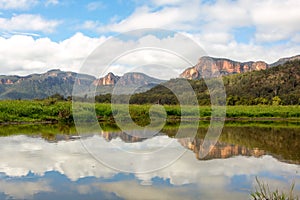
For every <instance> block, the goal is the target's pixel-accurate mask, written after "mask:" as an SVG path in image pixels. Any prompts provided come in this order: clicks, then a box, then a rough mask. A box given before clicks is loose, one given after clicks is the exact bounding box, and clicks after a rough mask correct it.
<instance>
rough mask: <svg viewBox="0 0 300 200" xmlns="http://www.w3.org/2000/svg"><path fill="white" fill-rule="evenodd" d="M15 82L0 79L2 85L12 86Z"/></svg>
mask: <svg viewBox="0 0 300 200" xmlns="http://www.w3.org/2000/svg"><path fill="white" fill-rule="evenodd" d="M12 84H14V82H13V81H12V80H10V79H0V85H12Z"/></svg>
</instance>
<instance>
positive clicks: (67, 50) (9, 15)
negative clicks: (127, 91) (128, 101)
mask: <svg viewBox="0 0 300 200" xmlns="http://www.w3.org/2000/svg"><path fill="white" fill-rule="evenodd" d="M299 22H300V1H299V0H286V1H282V0H190V1H186V0H148V1H144V0H140V1H138V0H126V1H125V0H116V1H108V0H106V1H105V0H102V1H95V0H83V1H75V0H0V74H5V75H8V74H17V75H27V74H30V73H43V72H46V71H47V70H50V69H57V68H59V69H61V70H65V71H75V72H84V71H82V70H81V69H82V66H83V65H84V63H85V61H86V59H88V58H89V55H90V54H91V53H92V52H94V50H95V49H101V45H103V44H105V43H113V44H114V45H111V46H110V49H109V52H116V50H117V49H118V48H119V46H117V44H120V41H117V42H116V41H115V40H112V38H115V37H118V36H119V35H120V34H123V33H126V32H128V31H135V30H136V29H143V28H157V29H163V30H170V31H172V32H174V33H176V34H173V35H168V36H163V35H162V36H157V35H154V36H153V37H154V38H153V37H149V35H147V36H143V35H141V36H140V37H139V38H135V39H134V40H130V39H128V38H127V39H124V40H122V39H121V38H118V39H121V40H122V44H121V45H122V46H123V47H129V46H130V47H131V48H132V49H135V48H136V47H141V46H142V47H144V46H145V45H148V46H149V45H151V42H154V43H155V42H156V43H161V42H162V41H164V43H163V44H164V45H165V46H164V47H165V48H166V49H173V48H174V44H176V45H177V47H181V49H182V50H181V51H185V45H184V44H182V43H181V42H182V41H178V40H177V39H176V37H177V36H178V35H181V36H184V37H187V38H189V39H190V40H191V41H193V42H195V43H196V44H197V45H199V47H201V49H202V50H203V51H202V52H193V54H194V55H195V57H197V58H200V57H201V56H203V55H204V54H205V55H209V56H213V57H225V58H229V59H233V60H237V61H249V60H252V61H257V60H264V61H266V62H268V63H273V62H275V61H277V60H278V59H279V58H281V57H289V56H293V55H298V54H300V26H299ZM154 39H155V40H154ZM141 44H143V45H144V46H143V45H141ZM154 46H155V45H154ZM106 50H107V49H104V48H102V49H101V51H106ZM204 52H205V53H204ZM140 53H141V52H140ZM156 54H157V52H156ZM156 54H155V55H156ZM183 54H184V53H183ZM144 55H146V56H141V55H135V54H132V55H131V57H133V58H134V59H130V62H127V63H126V62H125V61H124V60H128V59H125V57H122V58H121V59H120V62H119V63H114V64H113V65H111V67H110V68H109V70H111V71H113V72H114V73H116V74H119V75H121V74H123V73H125V72H128V71H130V70H132V69H129V68H126V67H128V65H130V66H134V69H136V68H137V67H139V66H141V65H143V64H144V62H145V57H147V55H148V57H151V59H152V61H151V62H152V63H155V64H157V63H159V60H160V59H162V58H161V57H159V58H158V57H157V56H155V55H152V54H151V53H149V52H145V54H144ZM149 55H150V56H149ZM116 56H118V55H116ZM101 57H102V54H101V55H99V59H101ZM129 57H130V56H129ZM171 57H172V56H171ZM121 60H122V61H121ZM171 60H173V61H171ZM175 60H176V59H173V58H170V63H171V64H170V65H173V64H174V63H175ZM151 62H150V61H149V62H146V64H147V65H148V64H151ZM176 62H177V61H176ZM178 62H179V61H178ZM196 62H197V59H194V60H191V63H194V64H195V63H196ZM97 67H98V68H99V69H97V70H100V71H105V70H104V68H105V66H104V65H101V64H99V65H98V66H97ZM187 67H189V66H186V65H185V64H180V67H175V68H176V69H175V73H174V74H176V73H177V72H180V71H182V70H183V69H185V68H187ZM106 71H107V68H106Z"/></svg>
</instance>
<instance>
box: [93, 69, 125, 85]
mask: <svg viewBox="0 0 300 200" xmlns="http://www.w3.org/2000/svg"><path fill="white" fill-rule="evenodd" d="M119 79H120V77H119V76H116V75H114V74H113V73H111V72H110V73H108V74H107V75H106V76H104V77H103V78H100V79H96V80H95V81H94V82H93V85H96V86H102V85H115V84H116V83H117V82H118V80H119Z"/></svg>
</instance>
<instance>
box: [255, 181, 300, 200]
mask: <svg viewBox="0 0 300 200" xmlns="http://www.w3.org/2000/svg"><path fill="white" fill-rule="evenodd" d="M255 179H256V182H257V185H258V187H256V189H255V190H256V191H255V192H253V193H252V194H251V197H252V198H253V199H254V200H299V197H296V196H294V194H293V191H294V187H295V183H293V184H292V185H291V188H290V191H289V192H288V193H284V192H279V190H278V189H276V190H275V191H271V190H270V188H269V185H268V184H265V183H263V182H260V181H259V180H258V178H257V177H256V178H255Z"/></svg>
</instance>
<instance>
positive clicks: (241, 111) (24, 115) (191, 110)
mask: <svg viewBox="0 0 300 200" xmlns="http://www.w3.org/2000/svg"><path fill="white" fill-rule="evenodd" d="M150 107H151V105H130V114H131V117H132V119H133V120H134V121H136V122H140V123H141V124H144V123H147V122H148V121H149V109H150ZM118 108H119V109H120V113H122V110H123V111H124V113H126V109H125V107H124V105H118ZM164 108H165V110H166V114H167V116H168V118H170V119H171V118H179V117H180V116H181V108H180V106H178V105H174V106H173V105H172V106H168V105H166V106H164ZM226 110H227V111H226V117H227V118H228V119H231V120H239V119H245V120H247V119H251V118H252V119H258V120H259V119H266V120H272V119H275V118H277V119H296V120H298V119H299V120H300V106H267V105H265V106H227V108H226ZM95 111H96V116H97V118H98V119H99V121H108V120H112V119H113V112H112V110H111V105H110V104H96V105H95ZM196 111H197V109H196V107H195V106H186V107H185V109H184V112H185V113H184V116H185V117H189V116H190V117H195V113H197V112H196ZM86 113H87V112H86V110H84V106H82V109H81V110H80V111H79V115H81V114H82V115H85V114H86ZM158 114H161V113H158ZM162 116H163V115H162ZM210 116H211V107H210V106H201V107H200V117H201V118H209V117H210ZM72 121H73V115H72V102H70V101H56V100H53V99H48V100H43V101H26V100H5V101H0V123H11V122H15V123H21V122H49V123H57V122H65V123H71V122H72Z"/></svg>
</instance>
